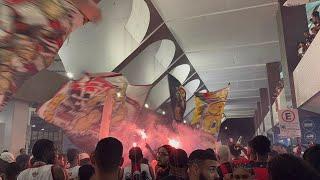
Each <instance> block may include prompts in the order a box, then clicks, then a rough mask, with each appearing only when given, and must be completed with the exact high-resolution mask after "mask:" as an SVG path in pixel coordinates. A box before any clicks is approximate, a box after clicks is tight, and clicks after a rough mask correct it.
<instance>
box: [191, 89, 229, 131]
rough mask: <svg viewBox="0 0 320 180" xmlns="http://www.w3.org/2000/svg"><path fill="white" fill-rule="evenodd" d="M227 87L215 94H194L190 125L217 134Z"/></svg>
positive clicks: (227, 91)
mask: <svg viewBox="0 0 320 180" xmlns="http://www.w3.org/2000/svg"><path fill="white" fill-rule="evenodd" d="M228 93H229V87H228V88H224V89H221V90H218V91H215V92H208V93H196V94H195V96H196V97H195V106H196V107H195V110H194V114H193V118H192V122H191V124H192V125H199V126H200V128H202V129H203V130H204V131H206V132H208V133H211V134H218V133H219V129H220V126H221V120H222V118H223V113H224V107H225V104H226V102H227V98H228Z"/></svg>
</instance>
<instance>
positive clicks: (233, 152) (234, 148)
mask: <svg viewBox="0 0 320 180" xmlns="http://www.w3.org/2000/svg"><path fill="white" fill-rule="evenodd" d="M229 149H230V154H231V155H232V156H234V157H239V156H240V155H241V149H240V148H238V147H237V146H236V145H235V144H231V145H229Z"/></svg>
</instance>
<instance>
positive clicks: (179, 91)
mask: <svg viewBox="0 0 320 180" xmlns="http://www.w3.org/2000/svg"><path fill="white" fill-rule="evenodd" d="M168 82H169V90H170V98H171V106H172V112H173V118H174V119H175V120H176V121H177V122H183V115H184V112H185V110H186V91H185V89H184V88H183V86H182V85H181V83H180V81H179V80H177V79H176V78H175V77H174V76H172V75H171V74H169V75H168Z"/></svg>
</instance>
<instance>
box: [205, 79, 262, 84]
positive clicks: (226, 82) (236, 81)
mask: <svg viewBox="0 0 320 180" xmlns="http://www.w3.org/2000/svg"><path fill="white" fill-rule="evenodd" d="M266 80H268V78H257V79H243V80H235V81H232V80H231V81H223V82H214V83H206V85H215V84H224V83H225V84H228V83H239V82H250V81H266Z"/></svg>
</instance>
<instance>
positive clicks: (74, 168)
mask: <svg viewBox="0 0 320 180" xmlns="http://www.w3.org/2000/svg"><path fill="white" fill-rule="evenodd" d="M67 158H68V162H69V164H70V167H69V168H68V169H67V172H68V176H69V180H77V179H79V178H78V177H79V176H78V174H79V168H80V166H79V162H80V161H79V151H78V150H77V149H69V150H68V152H67Z"/></svg>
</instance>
